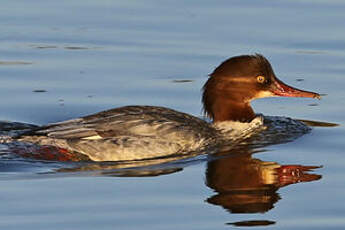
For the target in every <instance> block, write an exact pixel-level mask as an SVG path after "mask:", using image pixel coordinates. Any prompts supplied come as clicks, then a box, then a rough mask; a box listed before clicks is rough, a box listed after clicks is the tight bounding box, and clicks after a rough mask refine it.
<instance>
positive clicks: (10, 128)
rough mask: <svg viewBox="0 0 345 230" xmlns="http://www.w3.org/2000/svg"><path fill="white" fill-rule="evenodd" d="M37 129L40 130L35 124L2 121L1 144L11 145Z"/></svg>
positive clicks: (0, 123)
mask: <svg viewBox="0 0 345 230" xmlns="http://www.w3.org/2000/svg"><path fill="white" fill-rule="evenodd" d="M36 128H38V126H37V125H33V124H27V123H20V122H10V121H0V144H6V143H10V142H12V141H14V140H15V139H16V137H18V136H20V135H22V134H23V133H26V132H29V131H30V130H33V129H36Z"/></svg>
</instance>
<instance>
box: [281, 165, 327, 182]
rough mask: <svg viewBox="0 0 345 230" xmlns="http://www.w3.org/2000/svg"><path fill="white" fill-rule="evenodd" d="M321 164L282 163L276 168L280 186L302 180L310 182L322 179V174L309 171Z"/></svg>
mask: <svg viewBox="0 0 345 230" xmlns="http://www.w3.org/2000/svg"><path fill="white" fill-rule="evenodd" d="M317 168H320V166H303V165H282V166H281V167H279V168H276V169H275V170H276V174H277V177H278V178H277V180H278V181H277V182H278V184H279V186H286V185H289V184H295V183H300V182H310V181H314V180H319V179H321V177H322V176H321V175H318V174H311V173H308V172H310V171H312V170H313V169H317Z"/></svg>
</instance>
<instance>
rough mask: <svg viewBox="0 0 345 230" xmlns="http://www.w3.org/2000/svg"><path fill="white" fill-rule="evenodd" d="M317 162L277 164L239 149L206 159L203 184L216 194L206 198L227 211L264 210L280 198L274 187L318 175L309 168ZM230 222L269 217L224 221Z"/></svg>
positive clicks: (267, 222) (261, 223) (248, 223)
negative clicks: (204, 181) (218, 157)
mask: <svg viewBox="0 0 345 230" xmlns="http://www.w3.org/2000/svg"><path fill="white" fill-rule="evenodd" d="M319 167H320V166H303V165H280V164H279V163H277V162H268V161H262V160H260V159H256V158H254V157H253V156H252V154H251V153H248V152H243V151H242V152H241V151H240V152H239V153H238V154H236V155H234V154H232V155H230V156H227V157H223V158H220V159H216V160H214V161H210V162H208V163H207V169H206V185H207V186H208V187H210V188H212V189H213V190H214V191H215V192H216V194H215V195H212V196H211V197H209V198H208V199H207V200H206V201H207V202H208V203H210V204H214V205H219V206H222V207H223V208H224V209H226V210H227V211H228V212H230V213H265V212H267V211H269V210H270V209H272V208H274V205H275V203H276V202H277V201H278V200H280V199H281V197H280V195H279V193H278V189H279V188H281V187H284V186H287V185H290V184H295V183H302V182H310V181H316V180H319V179H321V175H318V174H315V173H313V172H312V170H313V169H316V168H319ZM228 224H230V225H234V226H265V225H272V224H275V222H274V221H270V220H249V221H240V222H234V223H228Z"/></svg>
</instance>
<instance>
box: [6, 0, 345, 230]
mask: <svg viewBox="0 0 345 230" xmlns="http://www.w3.org/2000/svg"><path fill="white" fill-rule="evenodd" d="M344 12H345V3H344V2H343V1H340V0H334V1H319V0H313V1H312V0H302V1H280V0H278V1H266V0H264V1H249V0H238V1H233V0H230V1H228V0H227V1H217V2H215V1H164V2H161V1H150V0H149V1H106V0H100V1H89V0H75V1H67V0H62V1H43V0H33V1H30V2H28V1H20V0H18V1H12V0H3V1H2V2H1V7H0V31H1V33H0V107H1V109H0V120H7V121H12V122H14V121H16V122H23V123H28V124H36V125H43V124H46V123H49V122H57V121H62V120H66V119H70V118H75V117H79V116H83V115H86V114H90V113H94V112H98V111H101V110H103V109H109V108H113V107H118V106H123V105H133V104H135V105H144V104H145V105H160V106H165V107H169V108H173V109H176V110H180V111H183V112H186V113H189V114H193V115H195V116H201V115H202V114H201V105H200V88H201V87H202V85H203V83H204V82H205V80H206V79H207V75H208V74H209V73H210V72H211V71H212V70H213V69H214V68H215V67H216V66H217V65H218V64H219V63H220V62H222V61H223V60H225V59H226V58H228V57H230V56H234V55H238V54H247V53H255V52H257V53H262V54H263V55H265V56H266V57H267V58H268V59H269V60H270V61H271V64H272V66H273V68H274V70H275V73H276V75H277V76H278V77H279V78H280V79H282V80H283V81H284V82H286V83H288V84H290V85H294V86H296V87H298V88H302V89H306V90H312V91H316V92H319V93H321V94H323V95H324V96H323V98H322V100H320V101H318V100H312V99H302V98H268V99H262V100H258V101H255V102H254V103H253V107H254V108H255V110H256V112H259V113H262V114H264V115H274V116H286V117H291V118H294V119H299V120H304V122H306V123H308V124H309V125H311V126H312V130H311V131H310V132H309V133H307V134H305V135H303V136H301V137H299V138H297V139H294V138H292V139H289V138H288V139H284V141H278V142H279V143H280V144H277V142H275V141H274V140H272V142H269V143H267V140H266V141H265V140H262V142H259V143H255V144H253V143H250V142H248V143H246V144H241V145H239V146H236V148H233V149H231V150H229V151H224V152H222V153H218V154H214V155H208V154H206V153H207V152H205V153H204V154H202V155H200V154H199V153H196V154H192V155H188V156H184V157H182V158H181V157H179V158H174V156H173V157H171V158H163V159H154V160H149V161H140V162H121V163H120V162H115V163H114V162H104V163H91V162H74V163H70V162H56V161H44V160H35V159H25V158H20V157H13V156H12V155H11V154H9V152H8V151H7V150H6V146H4V145H0V152H1V154H2V155H1V160H0V197H1V205H0V228H1V229H35V230H37V229H84V230H86V229H138V228H142V229H229V228H246V227H248V226H261V228H260V229H344V227H345V217H344V216H345V208H344V197H343V196H344V192H345V185H344V183H343V181H344V178H345V170H344V164H345V160H344V159H343V155H344V154H343V152H344V147H345V146H344V142H343V138H344V134H345V131H344V128H343V125H344V122H345V118H344V112H345V106H344V101H345V94H344V92H343V87H344V84H345V78H344V76H345V64H344V60H345V51H344V50H345V49H344V48H345V30H344V21H345V14H344ZM305 120H306V121H305ZM335 124H338V125H335ZM2 131H4V130H2ZM277 138H278V137H277ZM278 139H279V138H278ZM293 139H294V140H293ZM259 140H260V139H259ZM272 143H274V144H275V145H272ZM260 144H262V145H260Z"/></svg>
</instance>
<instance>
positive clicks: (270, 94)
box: [255, 91, 276, 98]
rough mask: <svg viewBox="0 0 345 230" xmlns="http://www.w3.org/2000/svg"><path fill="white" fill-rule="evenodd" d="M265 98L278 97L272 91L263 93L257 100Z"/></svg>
mask: <svg viewBox="0 0 345 230" xmlns="http://www.w3.org/2000/svg"><path fill="white" fill-rule="evenodd" d="M264 97H276V95H275V94H274V93H272V92H270V91H262V92H259V93H257V94H256V97H255V98H264Z"/></svg>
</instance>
